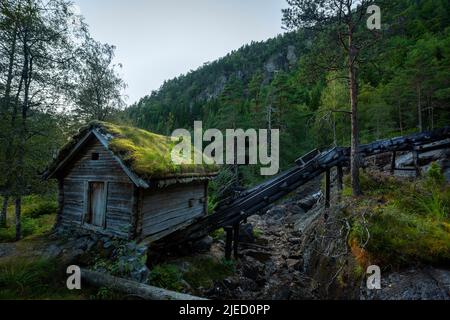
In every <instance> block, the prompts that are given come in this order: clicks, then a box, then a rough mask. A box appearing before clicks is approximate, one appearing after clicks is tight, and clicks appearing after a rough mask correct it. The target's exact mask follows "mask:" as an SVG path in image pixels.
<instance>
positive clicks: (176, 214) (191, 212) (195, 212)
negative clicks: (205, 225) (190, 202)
mask: <svg viewBox="0 0 450 320" xmlns="http://www.w3.org/2000/svg"><path fill="white" fill-rule="evenodd" d="M202 214H203V208H202V207H197V208H189V209H184V210H176V211H172V212H170V213H169V214H163V215H158V216H149V217H147V218H146V219H144V223H143V224H144V227H145V226H149V225H154V224H158V223H161V222H164V221H169V220H170V221H172V220H173V219H176V218H183V217H184V218H185V219H186V220H188V219H189V218H191V217H197V216H201V215H202Z"/></svg>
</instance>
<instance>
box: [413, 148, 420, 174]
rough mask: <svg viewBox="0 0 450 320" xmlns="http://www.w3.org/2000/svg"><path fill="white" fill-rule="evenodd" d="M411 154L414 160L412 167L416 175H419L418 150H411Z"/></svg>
mask: <svg viewBox="0 0 450 320" xmlns="http://www.w3.org/2000/svg"><path fill="white" fill-rule="evenodd" d="M412 154H413V161H414V169H416V177H420V166H419V152H418V151H417V150H413V152H412Z"/></svg>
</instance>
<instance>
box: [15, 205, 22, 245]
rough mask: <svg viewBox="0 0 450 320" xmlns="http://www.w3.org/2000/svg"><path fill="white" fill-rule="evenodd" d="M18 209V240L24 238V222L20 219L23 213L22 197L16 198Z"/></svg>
mask: <svg viewBox="0 0 450 320" xmlns="http://www.w3.org/2000/svg"><path fill="white" fill-rule="evenodd" d="M15 207H16V208H15V209H16V241H19V240H20V239H21V238H22V223H21V221H20V218H21V215H22V198H21V197H17V198H16V200H15Z"/></svg>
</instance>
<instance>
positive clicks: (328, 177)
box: [325, 169, 331, 208]
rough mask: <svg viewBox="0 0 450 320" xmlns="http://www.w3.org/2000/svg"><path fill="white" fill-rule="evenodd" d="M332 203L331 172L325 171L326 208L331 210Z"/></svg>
mask: <svg viewBox="0 0 450 320" xmlns="http://www.w3.org/2000/svg"><path fill="white" fill-rule="evenodd" d="M330 203H331V171H330V169H327V170H326V171H325V207H327V208H329V207H330Z"/></svg>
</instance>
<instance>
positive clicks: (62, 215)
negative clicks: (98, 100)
mask: <svg viewBox="0 0 450 320" xmlns="http://www.w3.org/2000/svg"><path fill="white" fill-rule="evenodd" d="M174 145H175V141H174V139H173V138H171V137H165V136H160V135H157V134H154V133H151V132H148V131H145V130H141V129H137V128H132V127H125V126H116V125H112V124H109V123H103V122H95V123H91V124H89V125H88V126H86V127H84V128H82V129H80V131H79V133H78V134H77V135H76V136H74V137H73V138H72V139H71V141H70V142H69V143H68V144H67V145H66V146H65V147H64V148H63V149H62V150H61V151H60V152H59V154H58V156H57V157H56V159H55V160H54V162H53V163H52V164H51V165H50V166H49V168H48V170H47V171H46V172H45V174H44V177H45V178H46V179H56V180H57V181H58V186H59V198H58V202H59V209H58V218H57V227H58V228H64V229H69V230H77V229H78V230H83V231H86V230H88V231H92V232H96V233H99V234H102V235H108V236H111V237H118V238H126V239H129V240H138V241H139V240H144V239H145V240H149V241H154V240H157V239H160V238H161V237H163V236H165V235H167V234H169V233H171V232H173V231H175V230H177V229H180V228H183V227H184V226H187V225H189V224H192V223H194V222H195V220H196V219H198V218H201V217H203V216H204V215H206V214H207V208H208V205H207V204H208V201H207V197H208V193H207V187H208V181H209V180H210V179H211V178H212V177H214V176H215V175H216V171H217V168H216V167H215V166H207V165H201V166H199V165H192V164H187V165H174V164H173V163H172V160H171V156H170V151H171V149H172V148H173V146H174Z"/></svg>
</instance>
